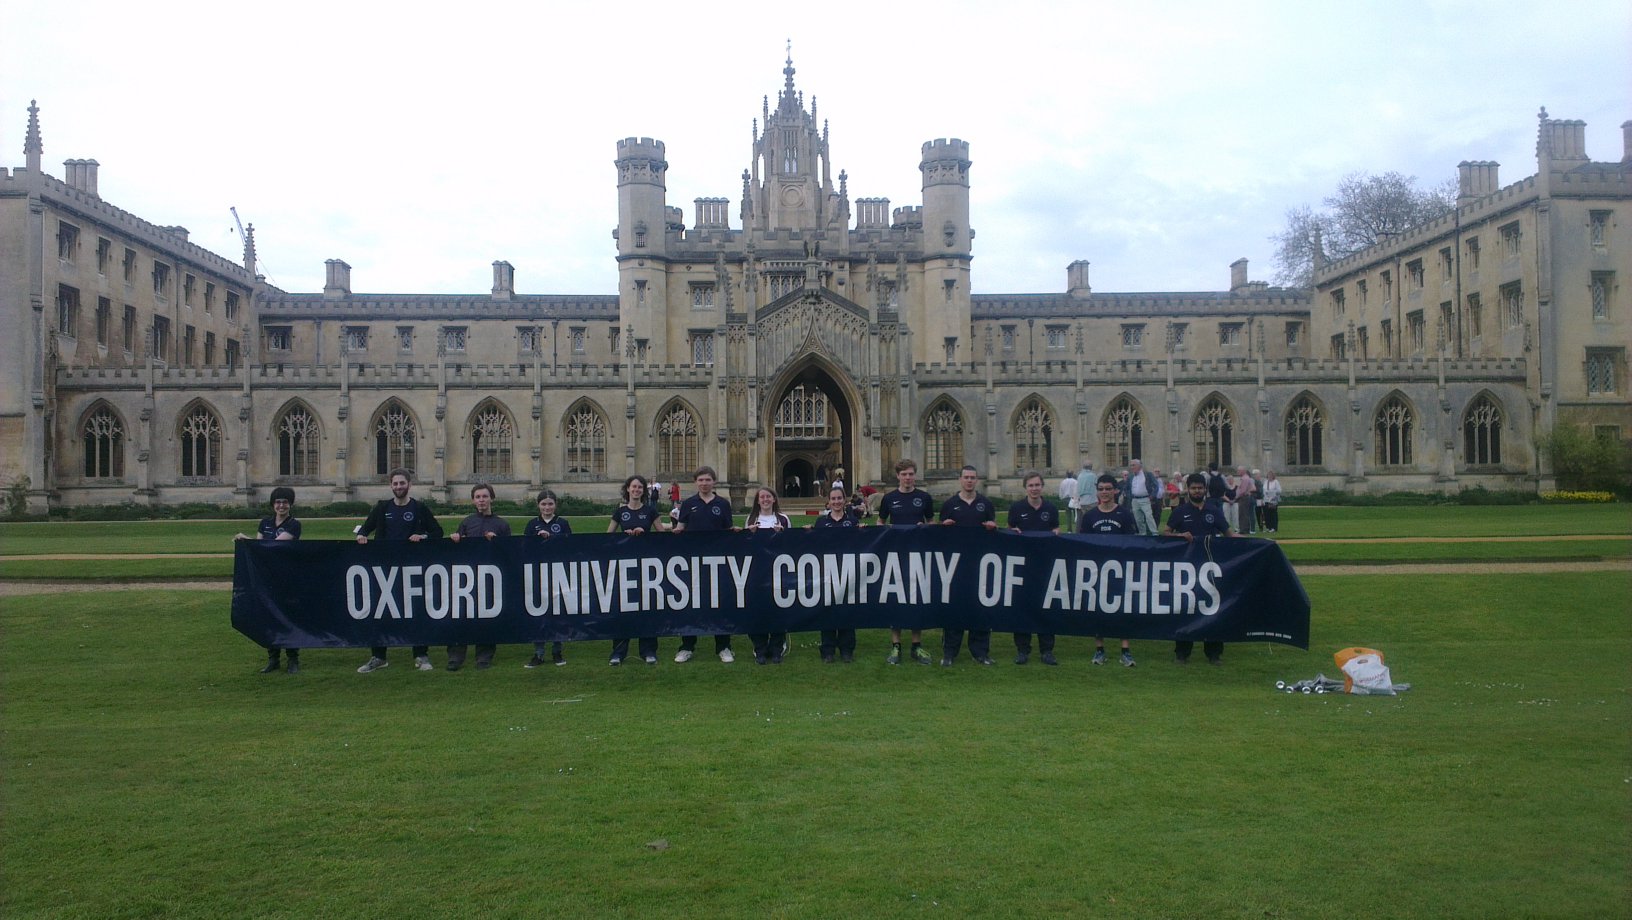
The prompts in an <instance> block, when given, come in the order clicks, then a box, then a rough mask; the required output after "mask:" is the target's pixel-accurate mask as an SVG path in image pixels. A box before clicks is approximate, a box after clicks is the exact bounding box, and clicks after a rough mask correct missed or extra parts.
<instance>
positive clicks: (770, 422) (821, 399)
mask: <svg viewBox="0 0 1632 920" xmlns="http://www.w3.org/2000/svg"><path fill="white" fill-rule="evenodd" d="M771 394H772V399H771V400H769V402H768V405H767V409H768V412H769V418H768V419H767V420H766V425H765V430H766V431H767V432H769V433H770V437H769V438H768V439H767V447H768V451H769V456H768V457H767V458H766V461H767V462H766V463H765V464H764V466H763V467H762V468H763V469H765V470H766V476H765V479H766V481H767V482H769V483H772V484H774V485H775V486H776V487H777V488H778V489H779V490H780V491H781V492H782V494H783V495H785V496H788V497H790V498H791V497H799V498H814V497H820V493H819V492H818V488H817V485H818V484H817V482H816V480H817V479H818V476H817V474H818V473H819V472H821V473H825V474H826V476H827V479H828V480H831V479H832V477H833V473H834V471H835V470H839V469H843V470H845V471H847V472H849V471H853V470H854V469H855V468H856V466H855V456H856V454H855V450H856V441H855V435H856V429H857V426H856V418H857V415H856V410H857V405H856V399H855V387H854V385H853V384H852V383H851V382H850V381H849V380H848V379H845V378H844V376H843V371H840V370H838V369H836V368H832V367H831V366H829V365H828V364H827V363H826V362H824V361H822V360H820V359H819V358H818V357H816V356H814V355H807V356H806V357H804V358H802V359H800V360H798V361H795V362H794V363H793V365H792V366H790V368H789V369H788V370H787V371H786V372H785V373H783V374H782V375H780V376H779V377H778V379H777V381H776V384H775V386H774V387H773V388H772V390H771ZM796 480H797V486H795V481H796ZM790 490H791V492H790Z"/></svg>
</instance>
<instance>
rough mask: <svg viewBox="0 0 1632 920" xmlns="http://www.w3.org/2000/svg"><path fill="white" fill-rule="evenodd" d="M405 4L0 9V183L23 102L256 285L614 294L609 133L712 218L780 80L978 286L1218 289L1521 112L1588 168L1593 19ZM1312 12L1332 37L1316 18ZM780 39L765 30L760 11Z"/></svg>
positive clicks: (1457, 1) (1093, 5)
mask: <svg viewBox="0 0 1632 920" xmlns="http://www.w3.org/2000/svg"><path fill="white" fill-rule="evenodd" d="M436 9H437V10H438V12H437V13H435V14H432V13H430V12H426V13H417V12H415V11H414V8H413V7H412V5H410V4H402V3H376V2H372V0H370V2H359V0H337V2H336V0H331V2H327V3H317V2H312V0H286V2H281V3H276V4H238V3H223V2H220V0H211V2H169V0H157V2H154V3H147V4H133V3H129V2H128V0H119V2H110V0H87V2H80V3H74V4H48V3H38V2H36V3H28V2H18V3H13V4H9V5H8V7H7V9H6V12H5V15H4V18H3V20H0V165H3V166H8V167H10V166H19V165H21V164H22V161H23V158H22V144H23V130H24V126H25V124H26V121H27V107H28V101H29V99H31V98H37V99H38V100H39V104H40V109H41V121H42V125H43V133H44V139H45V164H46V169H47V171H48V172H50V173H52V174H53V175H56V176H58V177H59V178H60V177H62V175H63V170H62V161H63V160H65V159H69V158H95V159H96V160H98V161H99V162H100V163H101V171H100V190H101V193H102V197H103V198H104V199H105V200H107V201H109V202H111V203H113V204H115V205H117V206H119V207H122V208H124V209H126V210H129V211H131V212H133V213H135V214H137V215H138V216H140V217H142V218H145V219H146V220H149V221H152V222H154V223H157V224H161V225H169V224H180V225H183V226H186V227H187V228H189V230H190V231H191V232H192V239H193V241H194V242H196V243H199V244H200V245H203V246H205V247H207V248H210V249H212V250H215V251H216V252H219V253H221V254H223V255H226V256H228V257H229V258H233V259H234V260H236V259H237V258H238V256H239V254H240V252H241V244H240V243H239V241H238V239H237V237H236V235H235V234H234V232H233V230H232V217H231V215H230V213H229V212H228V208H229V207H231V206H236V207H237V208H238V213H239V214H240V215H241V216H242V217H243V219H244V221H245V223H253V224H254V225H255V228H256V236H257V242H258V248H259V251H260V256H261V263H262V264H261V268H262V271H263V272H264V273H266V274H267V275H268V276H269V278H270V280H271V281H272V282H273V283H275V284H277V285H279V286H280V287H282V288H284V289H286V290H290V291H316V290H320V289H321V288H322V286H323V262H324V260H325V259H330V258H342V259H345V260H346V261H347V262H349V263H350V264H351V266H352V289H353V290H355V291H358V292H390V293H475V292H486V291H487V290H488V289H489V287H490V286H491V283H492V270H491V267H490V266H491V263H492V262H493V261H494V260H495V259H505V260H508V261H509V262H511V263H512V264H514V265H515V267H516V286H517V290H518V291H520V292H522V293H560V294H568V293H594V294H610V293H615V291H616V283H617V271H616V265H615V263H614V262H613V254H614V247H613V241H612V237H611V231H612V228H613V227H614V226H615V224H616V221H617V210H616V201H617V186H616V175H615V172H614V169H613V165H612V160H613V158H614V155H615V147H614V144H615V142H616V141H617V139H619V138H622V137H626V136H631V135H641V136H649V137H656V138H658V139H660V140H662V141H664V142H665V143H666V145H667V157H668V161H669V186H668V198H669V203H670V205H674V206H679V207H681V208H683V209H684V211H685V214H686V222H687V224H688V225H689V224H690V223H691V222H692V221H693V220H694V208H693V205H692V200H693V199H694V198H699V197H728V198H730V199H732V202H733V204H732V207H731V214H732V224H733V226H737V225H738V224H737V218H736V215H737V202H738V201H739V199H740V196H741V187H742V183H741V178H740V177H741V173H742V170H743V169H744V168H746V167H747V166H748V164H749V154H750V127H751V120H752V119H754V118H756V117H758V116H759V114H760V107H761V99H762V98H763V97H764V96H765V95H767V94H769V95H771V96H772V97H773V102H774V96H775V94H776V93H777V92H778V91H779V89H780V88H781V85H782V73H781V71H782V66H783V58H784V56H785V45H784V42H785V41H786V40H787V39H789V38H791V39H792V41H793V59H794V66H795V67H796V68H797V70H798V73H797V75H796V77H795V82H796V84H797V86H798V87H799V88H800V89H802V90H803V91H804V92H805V99H806V103H807V104H809V102H810V101H811V98H812V96H814V97H815V98H816V99H817V101H818V103H819V107H820V108H819V113H818V114H819V117H820V118H822V119H824V120H826V121H828V122H829V123H830V127H831V132H832V135H831V150H832V154H833V163H834V167H835V178H836V175H837V170H838V169H841V168H842V169H846V170H848V171H849V175H850V183H849V188H850V195H851V199H852V201H854V199H855V198H858V197H885V198H889V199H890V200H891V202H892V205H894V206H901V205H906V204H918V203H920V201H921V199H922V186H921V183H920V176H919V172H918V157H919V147H920V145H921V144H922V143H923V142H924V141H926V140H929V139H932V138H937V137H961V138H963V139H964V140H967V141H968V142H969V143H970V146H971V150H970V158H971V159H972V160H973V164H974V165H973V166H972V168H971V170H970V184H971V211H972V216H971V222H972V224H973V225H974V227H975V230H976V232H977V234H978V236H977V239H976V240H975V262H974V290H975V292H976V293H1019V292H1030V291H1061V290H1064V287H1065V266H1066V264H1067V263H1069V262H1071V261H1073V260H1075V259H1087V260H1089V261H1091V262H1092V263H1093V268H1092V273H1093V285H1094V288H1095V290H1099V291H1188V290H1220V289H1223V288H1225V287H1227V286H1228V278H1229V269H1228V265H1229V263H1230V262H1232V261H1234V260H1235V259H1237V258H1240V257H1243V256H1244V257H1246V258H1248V259H1250V260H1251V263H1252V265H1251V273H1252V276H1253V277H1254V278H1255V279H1266V280H1267V279H1268V278H1269V277H1270V275H1271V274H1272V264H1271V262H1272V260H1271V254H1272V250H1273V246H1272V244H1271V243H1270V242H1269V240H1268V237H1269V236H1270V235H1271V234H1273V233H1275V232H1277V231H1278V230H1279V229H1280V227H1281V225H1282V223H1283V221H1284V216H1285V213H1286V211H1287V209H1288V208H1291V207H1294V206H1297V205H1299V204H1305V203H1310V204H1318V203H1319V201H1320V199H1321V198H1322V197H1323V196H1325V195H1326V194H1327V193H1329V192H1330V190H1331V189H1332V188H1333V187H1334V186H1335V185H1336V183H1337V181H1338V180H1339V179H1340V178H1341V177H1342V176H1343V175H1345V174H1347V173H1349V172H1353V171H1356V170H1363V171H1367V172H1373V173H1380V172H1386V171H1389V170H1397V171H1399V172H1402V173H1405V174H1407V175H1415V176H1417V177H1419V179H1420V180H1421V181H1422V182H1423V183H1425V184H1428V183H1431V182H1435V181H1438V180H1441V179H1443V178H1446V177H1448V176H1454V175H1455V172H1456V164H1457V162H1458V161H1461V160H1465V159H1478V160H1486V159H1488V160H1496V161H1498V162H1500V163H1501V164H1502V166H1501V173H1500V178H1501V181H1502V182H1503V183H1504V184H1506V183H1510V182H1514V181H1516V180H1518V179H1520V178H1523V177H1525V176H1528V175H1530V174H1531V173H1533V172H1534V171H1535V133H1536V111H1537V109H1538V108H1539V107H1540V106H1543V105H1545V106H1546V107H1547V110H1548V112H1549V114H1550V115H1551V116H1552V117H1554V118H1575V119H1582V120H1584V121H1586V122H1587V151H1588V153H1589V154H1590V155H1591V156H1592V158H1593V159H1595V160H1619V159H1620V158H1621V154H1622V140H1621V128H1620V124H1621V122H1623V121H1626V120H1627V119H1632V53H1629V49H1632V4H1628V3H1627V0H1562V2H1556V3H1551V4H1540V3H1535V2H1531V0H1523V2H1512V0H1477V2H1463V0H1446V2H1440V0H1410V2H1394V0H1388V2H1372V3H1350V4H1341V5H1339V4H1336V3H1327V2H1310V0H1302V2H1284V3H1281V2H1259V3H1254V2H1244V3H1231V4H1223V3H1216V2H1197V3H1190V2H1184V3H1161V2H1152V3H1116V4H1110V3H1098V2H1081V3H1057V4H1056V3H1024V2H1020V3H1016V2H1009V3H1003V4H999V3H990V2H988V3H968V4H964V3H957V2H940V3H934V4H906V3H902V4H890V3H866V4H859V3H858V4H852V3H845V2H829V3H816V4H769V3H757V4H740V5H739V4H724V3H699V4H690V5H675V4H651V3H649V4H627V3H624V4H613V3H594V4H587V3H586V4H576V3H550V2H544V3H525V4H523V3H516V4H499V3H491V4H490V3H480V2H478V3H470V4H468V5H464V4H457V5H452V6H442V5H438V6H437V7H436ZM1328 10H1330V11H1331V12H1328ZM778 13H780V14H781V15H778Z"/></svg>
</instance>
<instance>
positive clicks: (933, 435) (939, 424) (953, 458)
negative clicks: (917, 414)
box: [924, 399, 963, 470]
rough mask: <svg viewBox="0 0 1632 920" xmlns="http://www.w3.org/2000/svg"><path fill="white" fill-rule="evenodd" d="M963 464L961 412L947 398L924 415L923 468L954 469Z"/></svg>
mask: <svg viewBox="0 0 1632 920" xmlns="http://www.w3.org/2000/svg"><path fill="white" fill-rule="evenodd" d="M961 466H963V413H962V412H959V411H958V408H957V406H954V405H953V404H952V403H951V402H949V401H947V400H944V399H943V400H941V401H940V402H938V403H936V404H935V405H934V406H932V407H931V408H930V410H929V414H927V415H925V416H924V469H925V470H955V469H958V468H959V467H961Z"/></svg>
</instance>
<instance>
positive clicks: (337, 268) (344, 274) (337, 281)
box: [323, 259, 351, 298]
mask: <svg viewBox="0 0 1632 920" xmlns="http://www.w3.org/2000/svg"><path fill="white" fill-rule="evenodd" d="M323 264H324V266H326V267H327V268H328V273H327V277H326V279H325V280H324V282H323V296H324V297H330V298H337V297H344V296H346V295H347V294H350V293H351V266H350V265H347V264H346V263H345V262H343V261H341V260H340V259H330V260H329V261H327V262H324V263H323Z"/></svg>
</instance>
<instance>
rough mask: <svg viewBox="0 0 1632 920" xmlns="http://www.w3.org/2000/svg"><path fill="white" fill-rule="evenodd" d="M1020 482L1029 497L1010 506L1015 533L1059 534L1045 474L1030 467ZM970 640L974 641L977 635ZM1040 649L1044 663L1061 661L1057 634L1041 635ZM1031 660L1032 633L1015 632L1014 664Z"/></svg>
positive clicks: (1057, 520)
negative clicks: (1045, 492)
mask: <svg viewBox="0 0 1632 920" xmlns="http://www.w3.org/2000/svg"><path fill="white" fill-rule="evenodd" d="M1020 483H1021V484H1022V485H1024V486H1025V487H1026V497H1025V498H1022V499H1021V500H1019V501H1017V502H1015V503H1014V504H1012V505H1010V506H1009V527H1010V528H1012V529H1013V530H1014V532H1015V533H1053V534H1057V533H1059V532H1060V511H1059V509H1058V508H1055V507H1054V503H1053V502H1050V501H1049V500H1048V499H1046V498H1044V497H1043V474H1042V473H1040V472H1038V471H1037V470H1026V471H1025V473H1024V474H1022V475H1021V477H1020ZM1072 484H1073V485H1075V480H1072ZM969 641H970V643H971V644H973V642H974V638H973V636H971V637H970V640H969ZM1037 650H1038V651H1039V652H1042V653H1043V657H1042V662H1043V664H1046V665H1056V664H1059V663H1060V662H1059V659H1057V658H1055V657H1054V634H1053V633H1038V634H1037ZM1030 660H1031V633H1015V634H1014V663H1015V664H1025V663H1026V662H1027V661H1030Z"/></svg>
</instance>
